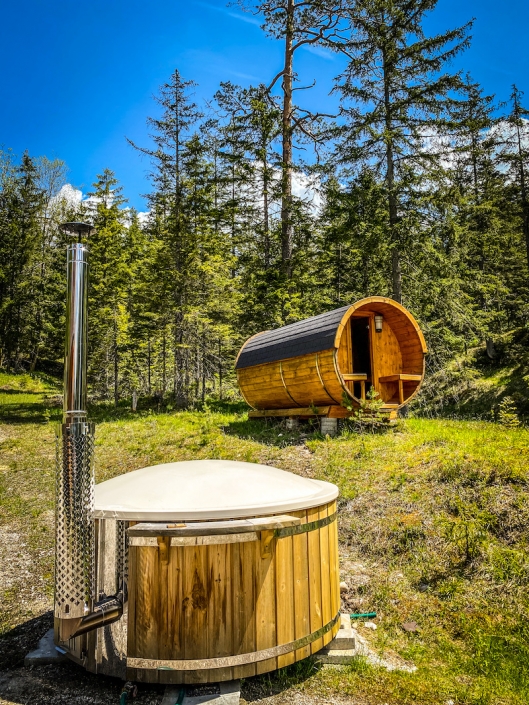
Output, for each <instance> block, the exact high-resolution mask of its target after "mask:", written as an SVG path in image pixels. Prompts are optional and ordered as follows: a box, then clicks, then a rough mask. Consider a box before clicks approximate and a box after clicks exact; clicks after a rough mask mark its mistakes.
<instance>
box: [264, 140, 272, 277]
mask: <svg viewBox="0 0 529 705" xmlns="http://www.w3.org/2000/svg"><path fill="white" fill-rule="evenodd" d="M263 153H264V154H265V155H266V143H264V146H263ZM268 181H269V178H268V163H267V161H266V156H265V158H264V162H263V228H264V265H265V269H268V268H269V267H270V216H269V210H270V206H269V204H268Z"/></svg>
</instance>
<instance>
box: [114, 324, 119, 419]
mask: <svg viewBox="0 0 529 705" xmlns="http://www.w3.org/2000/svg"><path fill="white" fill-rule="evenodd" d="M118 373H119V361H118V326H117V320H116V312H115V311H114V406H116V407H117V405H118V401H119V389H118V381H119V380H118Z"/></svg>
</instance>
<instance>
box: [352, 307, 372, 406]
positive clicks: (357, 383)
mask: <svg viewBox="0 0 529 705" xmlns="http://www.w3.org/2000/svg"><path fill="white" fill-rule="evenodd" d="M370 322H371V321H370V318H369V316H358V317H356V316H355V317H352V318H351V325H350V330H349V331H346V335H347V334H348V335H349V336H350V337H351V342H350V343H349V341H348V343H349V345H350V346H351V350H352V363H353V364H352V369H351V370H347V372H349V373H350V374H352V375H353V376H354V375H359V376H362V377H363V376H365V381H364V380H354V379H353V380H351V382H352V385H351V386H352V389H351V391H352V392H353V396H354V397H356V398H357V399H364V398H365V392H366V389H367V390H369V389H370V388H371V384H372V374H371V355H372V347H371V325H370ZM347 372H346V373H347Z"/></svg>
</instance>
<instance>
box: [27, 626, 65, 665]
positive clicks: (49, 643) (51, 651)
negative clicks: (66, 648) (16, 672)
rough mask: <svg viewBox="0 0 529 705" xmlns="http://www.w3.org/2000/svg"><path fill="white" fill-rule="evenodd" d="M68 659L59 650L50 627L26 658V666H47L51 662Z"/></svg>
mask: <svg viewBox="0 0 529 705" xmlns="http://www.w3.org/2000/svg"><path fill="white" fill-rule="evenodd" d="M61 661H66V655H65V654H64V653H61V652H60V651H57V648H56V646H55V643H54V641H53V629H49V630H48V631H47V632H46V634H44V636H43V637H42V639H41V640H40V641H39V644H38V646H37V648H36V649H35V650H34V651H30V652H29V654H27V656H26V657H25V659H24V666H45V665H47V664H49V663H60V662H61Z"/></svg>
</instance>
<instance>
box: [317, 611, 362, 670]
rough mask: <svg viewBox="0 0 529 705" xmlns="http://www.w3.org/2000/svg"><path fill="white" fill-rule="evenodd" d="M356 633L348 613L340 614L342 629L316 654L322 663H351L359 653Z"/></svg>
mask: <svg viewBox="0 0 529 705" xmlns="http://www.w3.org/2000/svg"><path fill="white" fill-rule="evenodd" d="M357 636H358V635H357V634H356V632H355V630H354V629H353V628H352V626H351V617H350V616H349V615H348V614H342V615H340V629H339V630H338V634H336V636H335V637H334V639H333V640H332V641H331V642H330V643H329V644H328V645H327V646H326V647H325V648H324V649H321V651H318V653H317V654H316V660H317V661H319V662H320V663H331V664H335V665H337V666H343V665H345V664H347V663H350V662H351V660H352V659H353V658H354V657H355V656H356V655H357V653H358V652H357V650H356V646H357V643H356V637H357Z"/></svg>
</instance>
